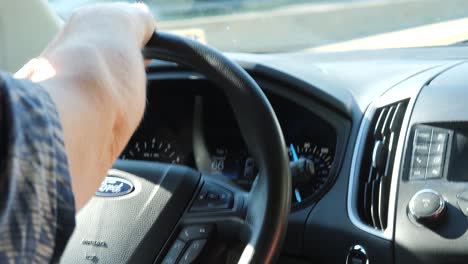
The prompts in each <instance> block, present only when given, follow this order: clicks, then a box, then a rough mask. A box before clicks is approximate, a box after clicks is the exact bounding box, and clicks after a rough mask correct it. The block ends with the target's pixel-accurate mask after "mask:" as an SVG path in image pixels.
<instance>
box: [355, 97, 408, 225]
mask: <svg viewBox="0 0 468 264" xmlns="http://www.w3.org/2000/svg"><path fill="white" fill-rule="evenodd" d="M407 105H408V100H405V101H400V102H397V103H394V104H390V105H387V106H385V107H382V108H378V109H377V110H376V111H375V114H374V116H373V117H372V120H371V123H370V124H371V125H370V128H369V132H368V135H367V139H366V145H365V146H363V147H364V148H365V149H364V152H363V156H362V161H361V168H360V171H359V189H358V201H357V207H358V210H359V216H360V217H361V220H362V221H363V222H364V223H366V224H367V225H369V226H372V227H373V228H375V229H377V230H382V231H383V230H385V229H386V228H387V217H388V203H389V194H390V184H391V182H392V171H393V163H394V161H395V152H396V146H397V143H398V137H399V135H400V129H401V123H402V121H403V117H404V115H405V112H406V107H407Z"/></svg>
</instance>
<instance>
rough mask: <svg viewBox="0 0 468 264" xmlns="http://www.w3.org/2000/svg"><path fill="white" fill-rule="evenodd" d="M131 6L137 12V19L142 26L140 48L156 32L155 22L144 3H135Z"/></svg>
mask: <svg viewBox="0 0 468 264" xmlns="http://www.w3.org/2000/svg"><path fill="white" fill-rule="evenodd" d="M132 6H133V7H134V8H135V10H137V12H136V13H137V16H138V19H140V21H141V22H142V24H143V38H142V43H141V44H142V47H143V46H145V45H146V43H148V41H149V40H150V38H151V36H153V34H154V32H155V30H156V21H155V19H154V16H153V14H152V13H151V10H150V9H149V7H148V6H147V5H146V4H144V3H135V4H132Z"/></svg>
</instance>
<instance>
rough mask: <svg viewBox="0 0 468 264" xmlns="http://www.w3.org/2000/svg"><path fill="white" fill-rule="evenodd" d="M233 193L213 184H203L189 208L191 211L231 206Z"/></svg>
mask: <svg viewBox="0 0 468 264" xmlns="http://www.w3.org/2000/svg"><path fill="white" fill-rule="evenodd" d="M232 203H233V194H232V193H231V192H230V191H228V190H226V189H224V188H223V187H220V186H218V185H215V184H210V183H207V184H205V185H204V186H203V188H202V190H201V191H200V193H199V194H198V195H197V198H196V200H195V201H194V202H193V204H192V207H191V208H190V211H191V212H206V211H215V210H223V209H230V208H232Z"/></svg>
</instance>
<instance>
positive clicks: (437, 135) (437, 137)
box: [432, 131, 449, 144]
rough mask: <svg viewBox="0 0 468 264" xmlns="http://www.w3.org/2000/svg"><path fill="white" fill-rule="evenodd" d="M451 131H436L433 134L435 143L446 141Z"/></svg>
mask: <svg viewBox="0 0 468 264" xmlns="http://www.w3.org/2000/svg"><path fill="white" fill-rule="evenodd" d="M448 136H449V133H448V132H446V131H434V132H433V135H432V142H433V143H444V144H445V143H446V142H447V138H448Z"/></svg>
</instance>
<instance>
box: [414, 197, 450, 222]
mask: <svg viewBox="0 0 468 264" xmlns="http://www.w3.org/2000/svg"><path fill="white" fill-rule="evenodd" d="M421 193H432V194H434V195H436V196H438V197H439V198H440V200H439V207H438V208H437V210H436V211H435V212H433V213H431V214H428V215H424V217H432V216H434V217H438V216H439V215H440V214H442V212H443V211H444V209H445V199H444V197H442V195H440V193H438V192H436V191H434V190H432V189H422V190H420V191H418V192H416V193H415V194H414V195H413V197H411V200H410V202H409V204H408V209H409V211H410V214H411V215H412V216H415V215H416V213H415V212H414V206H415V205H414V199H416V196H418V195H419V194H421ZM416 220H417V219H416Z"/></svg>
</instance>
